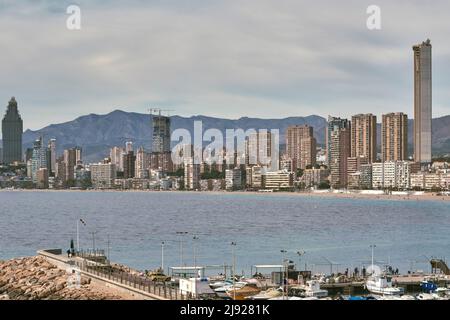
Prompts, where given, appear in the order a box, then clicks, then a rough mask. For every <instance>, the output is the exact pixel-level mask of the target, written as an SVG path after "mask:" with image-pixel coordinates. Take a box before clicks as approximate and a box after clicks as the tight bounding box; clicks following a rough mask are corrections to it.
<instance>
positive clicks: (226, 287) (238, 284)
mask: <svg viewBox="0 0 450 320" xmlns="http://www.w3.org/2000/svg"><path fill="white" fill-rule="evenodd" d="M246 284H247V283H246V282H236V283H235V284H234V288H236V289H241V288H243V287H244V286H245V285H246ZM230 290H233V284H227V285H224V286H223V287H219V288H216V289H214V292H215V293H216V294H217V296H218V297H219V298H229V297H228V295H227V291H230Z"/></svg>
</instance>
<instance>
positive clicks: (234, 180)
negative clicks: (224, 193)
mask: <svg viewBox="0 0 450 320" xmlns="http://www.w3.org/2000/svg"><path fill="white" fill-rule="evenodd" d="M241 184H242V175H241V169H239V168H234V169H227V170H225V185H226V189H227V190H235V189H239V188H241Z"/></svg>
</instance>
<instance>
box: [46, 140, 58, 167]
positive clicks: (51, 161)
mask: <svg viewBox="0 0 450 320" xmlns="http://www.w3.org/2000/svg"><path fill="white" fill-rule="evenodd" d="M48 151H49V152H48V155H49V157H48V164H47V167H48V168H49V169H50V170H49V175H51V174H55V172H56V139H50V140H49V141H48Z"/></svg>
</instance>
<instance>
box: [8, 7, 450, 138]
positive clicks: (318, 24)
mask: <svg viewBox="0 0 450 320" xmlns="http://www.w3.org/2000/svg"><path fill="white" fill-rule="evenodd" d="M430 3H432V5H430ZM70 4H77V5H78V6H79V7H80V9H81V30H69V29H68V28H67V27H66V20H67V19H68V17H69V14H67V13H66V9H67V7H68V6H69V5H70ZM369 5H378V6H379V7H380V9H381V30H369V29H368V28H367V26H366V20H367V18H368V17H369V15H368V14H367V13H366V10H367V7H368V6H369ZM449 13H450V2H449V1H448V0H434V1H433V2H427V1H416V0H409V1H403V0H396V1H392V0H390V1H382V0H371V1H364V0H340V1H336V0H330V1H328V0H327V1H326V0H315V1H311V0H309V1H303V0H278V1H276V0H222V1H219V0H189V1H182V0H159V1H152V0H148V1H144V0H128V1H119V0H111V1H105V0H102V1H101V0H89V1H65V0H0V30H1V32H0V110H1V109H6V106H7V103H8V101H9V99H10V98H11V96H15V97H16V99H17V101H18V104H19V110H20V112H21V114H22V118H23V119H24V128H30V129H33V130H35V129H39V128H42V127H44V126H47V125H49V124H52V123H60V122H65V121H70V120H73V119H75V118H76V117H78V116H81V115H85V114H89V113H97V114H106V113H109V112H111V111H113V110H115V109H122V110H125V111H133V112H139V113H145V112H148V110H149V108H162V109H168V110H172V111H170V113H171V114H177V115H181V116H192V115H198V114H202V115H208V116H213V117H223V118H231V119H237V118H240V117H244V116H247V117H260V118H284V117H289V116H307V115H311V114H316V115H320V116H324V117H326V116H328V115H335V116H343V117H350V116H351V115H352V114H356V113H361V112H364V113H369V112H371V113H374V114H376V115H377V116H378V117H381V114H382V113H387V112H398V111H402V112H406V113H407V114H408V115H409V116H410V117H412V113H413V86H412V85H413V51H412V46H413V45H414V44H417V43H421V42H422V41H424V40H426V39H427V38H430V39H431V42H432V45H433V116H434V117H438V116H443V115H447V114H450V90H448V89H449V86H450V72H449V71H450V40H449V37H448V33H449V31H450V19H448V15H449ZM0 113H3V111H0Z"/></svg>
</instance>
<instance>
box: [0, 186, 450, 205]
mask: <svg viewBox="0 0 450 320" xmlns="http://www.w3.org/2000/svg"><path fill="white" fill-rule="evenodd" d="M0 192H4V193H8V192H88V193H92V192H93V193H109V192H120V193H153V194H155V193H164V194H173V193H177V194H198V195H199V194H206V195H216V196H217V195H260V196H262V195H264V196H299V197H319V198H337V199H368V200H391V201H422V200H423V201H440V202H450V196H443V195H437V194H436V193H423V194H420V195H417V194H391V195H389V194H370V193H360V192H361V191H360V190H356V191H354V192H289V191H278V192H258V191H233V192H228V191H179V190H173V191H167V190H134V189H133V190H114V189H107V190H98V189H92V190H78V189H77V190H70V189H14V190H8V189H0Z"/></svg>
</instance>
